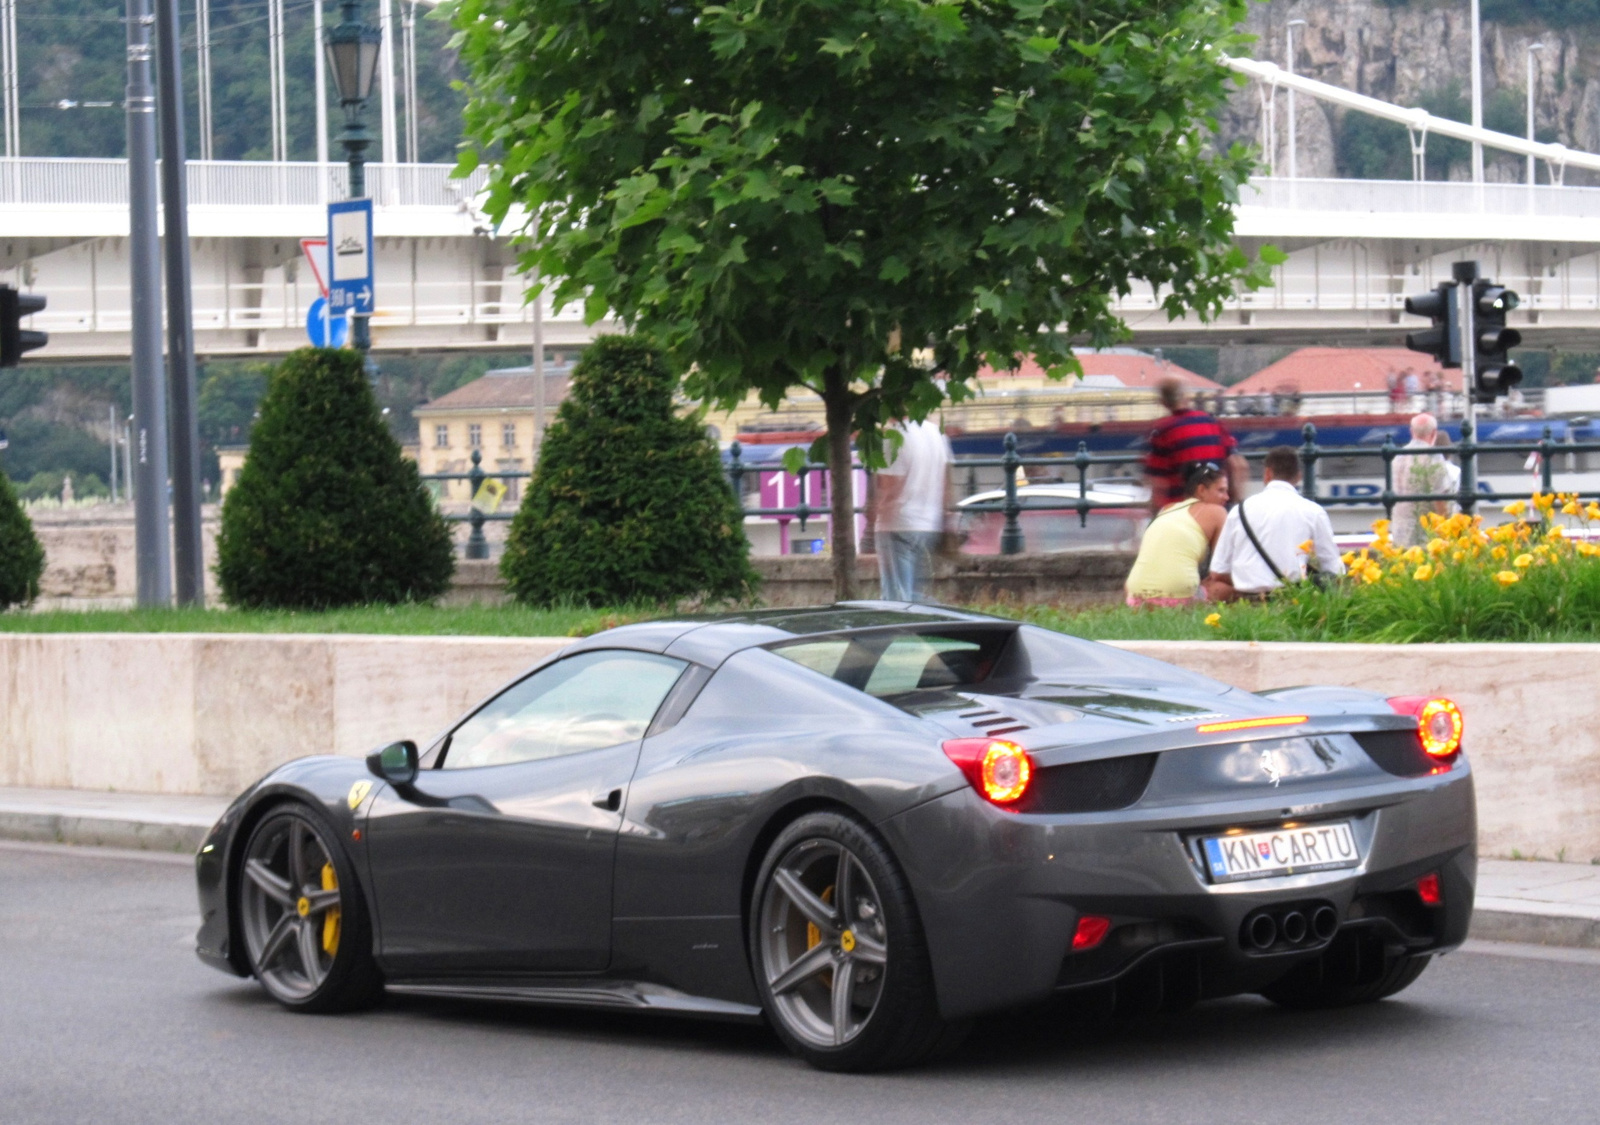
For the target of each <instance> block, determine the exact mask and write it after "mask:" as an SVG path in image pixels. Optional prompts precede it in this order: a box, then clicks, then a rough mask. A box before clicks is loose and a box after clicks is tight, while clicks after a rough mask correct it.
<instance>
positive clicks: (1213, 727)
mask: <svg viewBox="0 0 1600 1125" xmlns="http://www.w3.org/2000/svg"><path fill="white" fill-rule="evenodd" d="M1305 722H1310V719H1309V718H1308V717H1307V716H1305V715H1273V716H1271V717H1270V718H1264V719H1229V720H1227V721H1226V722H1221V723H1201V724H1200V725H1199V726H1197V727H1195V728H1194V729H1195V731H1196V733H1199V734H1221V733H1222V732H1223V731H1229V730H1255V729H1257V728H1258V727H1297V726H1299V725H1300V724H1301V723H1305Z"/></svg>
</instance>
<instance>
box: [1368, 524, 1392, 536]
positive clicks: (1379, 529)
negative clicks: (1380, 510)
mask: <svg viewBox="0 0 1600 1125" xmlns="http://www.w3.org/2000/svg"><path fill="white" fill-rule="evenodd" d="M1389 527H1390V524H1389V521H1388V520H1373V521H1372V530H1373V532H1374V533H1375V534H1376V535H1377V536H1378V538H1379V539H1385V538H1387V537H1388V535H1389Z"/></svg>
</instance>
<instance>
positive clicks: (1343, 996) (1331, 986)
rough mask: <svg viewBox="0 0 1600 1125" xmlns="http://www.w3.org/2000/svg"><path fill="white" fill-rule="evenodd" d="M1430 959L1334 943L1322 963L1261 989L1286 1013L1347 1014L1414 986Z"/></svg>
mask: <svg viewBox="0 0 1600 1125" xmlns="http://www.w3.org/2000/svg"><path fill="white" fill-rule="evenodd" d="M1431 960H1432V958H1431V957H1429V956H1427V955H1426V954H1424V955H1423V956H1420V957H1404V956H1400V957H1396V956H1392V955H1390V954H1388V953H1386V952H1385V951H1384V948H1383V946H1382V945H1381V944H1380V943H1378V942H1375V941H1364V942H1363V941H1349V940H1347V941H1342V942H1335V943H1334V944H1333V945H1332V946H1330V947H1329V948H1328V950H1327V952H1325V953H1324V954H1323V955H1322V956H1321V957H1319V958H1317V959H1316V960H1315V961H1312V962H1310V963H1308V964H1305V965H1301V966H1300V967H1299V968H1297V969H1294V970H1293V971H1292V972H1290V973H1289V975H1288V976H1286V977H1284V978H1283V979H1282V980H1279V981H1277V982H1276V983H1274V984H1273V985H1272V986H1271V987H1270V988H1265V989H1262V991H1261V995H1263V996H1265V997H1266V998H1267V999H1268V1000H1271V1001H1272V1002H1273V1003H1274V1004H1279V1005H1281V1006H1283V1007H1285V1008H1301V1009H1312V1008H1345V1007H1349V1006H1350V1005H1352V1004H1371V1003H1373V1002H1375V1001H1378V1000H1382V999H1384V998H1385V997H1387V996H1393V995H1394V994H1395V993H1397V992H1399V991H1401V990H1402V989H1405V988H1407V987H1409V986H1410V985H1411V983H1412V982H1413V981H1415V980H1416V979H1417V978H1418V977H1420V976H1421V975H1422V971H1423V970H1424V969H1426V968H1427V967H1428V962H1429V961H1431Z"/></svg>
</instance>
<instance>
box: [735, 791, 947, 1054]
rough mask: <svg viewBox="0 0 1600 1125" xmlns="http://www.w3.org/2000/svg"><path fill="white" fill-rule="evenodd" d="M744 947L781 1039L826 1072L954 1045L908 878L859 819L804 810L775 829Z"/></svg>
mask: <svg viewBox="0 0 1600 1125" xmlns="http://www.w3.org/2000/svg"><path fill="white" fill-rule="evenodd" d="M750 926H751V929H750V952H751V958H752V961H753V962H754V969H755V977H756V984H757V987H758V988H759V989H760V992H761V999H762V1004H763V1007H764V1008H765V1009H766V1012H767V1016H768V1018H769V1019H770V1020H771V1021H772V1025H773V1028H774V1029H775V1030H776V1031H777V1033H778V1036H779V1037H780V1038H781V1039H782V1040H783V1041H784V1044H785V1045H786V1046H787V1047H788V1048H789V1049H790V1050H791V1051H793V1052H794V1053H795V1054H796V1055H798V1056H800V1057H801V1058H802V1059H804V1060H805V1061H807V1062H809V1063H810V1064H811V1065H813V1066H816V1067H819V1068H821V1069H824V1070H843V1071H864V1070H881V1069H884V1068H887V1067H895V1066H909V1065H911V1064H913V1063H917V1062H920V1061H923V1060H925V1059H927V1058H929V1057H931V1056H933V1055H935V1054H937V1053H939V1052H940V1051H941V1050H943V1049H949V1048H952V1047H953V1046H955V1045H956V1044H958V1043H959V1041H960V1037H961V1035H962V1034H963V1033H964V1031H965V1026H964V1025H953V1024H949V1023H947V1022H945V1021H944V1020H942V1019H940V1018H939V1012H938V1006H937V1003H936V1002H935V998H934V989H933V971H932V967H931V966H930V964H929V961H928V952H927V945H926V942H925V941H924V940H923V934H922V924H921V921H920V919H919V918H918V916H917V911H916V905H915V903H914V902H913V901H912V898H911V891H910V888H909V887H908V886H907V884H906V880H905V876H904V875H903V874H901V872H900V869H899V866H898V865H897V864H896V863H895V861H894V857H893V856H892V855H890V853H889V851H888V849H887V848H885V847H884V846H883V844H882V843H880V842H879V841H878V840H877V839H876V838H875V837H874V836H873V835H872V834H871V833H870V832H869V831H868V830H867V829H866V828H865V827H864V826H863V825H861V824H860V823H859V822H857V821H856V820H854V819H852V818H850V817H848V816H844V815H841V814H838V813H811V814H808V815H806V816H803V817H801V818H800V819H799V820H796V821H795V822H794V823H793V824H791V825H789V826H788V827H787V828H785V829H784V830H783V832H781V833H780V834H779V835H778V838H777V839H776V840H775V841H773V844H772V847H771V848H770V849H768V851H767V857H766V860H765V862H764V863H763V864H762V865H761V871H760V873H759V874H758V876H757V878H756V889H755V897H754V901H753V902H752V903H751V909H750Z"/></svg>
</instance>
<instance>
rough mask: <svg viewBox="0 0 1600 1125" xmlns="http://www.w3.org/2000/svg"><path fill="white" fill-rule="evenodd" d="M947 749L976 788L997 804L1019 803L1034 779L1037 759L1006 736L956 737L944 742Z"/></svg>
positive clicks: (948, 753)
mask: <svg viewBox="0 0 1600 1125" xmlns="http://www.w3.org/2000/svg"><path fill="white" fill-rule="evenodd" d="M944 752H945V756H946V757H948V758H949V759H950V760H951V761H952V762H954V763H955V764H956V765H958V766H960V767H961V772H962V773H964V774H966V775H967V781H969V782H970V783H971V784H972V787H973V788H974V789H976V790H977V791H978V792H979V793H982V794H983V796H984V797H985V798H986V799H987V800H989V801H992V802H994V803H995V804H997V805H1002V806H1005V805H1014V804H1016V803H1017V802H1018V801H1020V800H1022V798H1023V796H1024V795H1025V794H1026V793H1027V792H1028V785H1029V784H1030V783H1031V782H1032V781H1033V759H1032V758H1030V757H1028V752H1027V751H1026V750H1024V749H1023V748H1022V747H1020V746H1018V745H1017V744H1016V743H1014V742H1007V741H1006V740H1005V739H1003V738H953V739H951V740H950V741H948V742H946V743H945V744H944Z"/></svg>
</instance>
